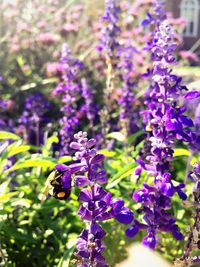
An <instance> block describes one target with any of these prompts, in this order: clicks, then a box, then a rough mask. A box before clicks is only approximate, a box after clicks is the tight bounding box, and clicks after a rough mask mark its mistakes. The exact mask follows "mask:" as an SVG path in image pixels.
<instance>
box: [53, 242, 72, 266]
mask: <svg viewBox="0 0 200 267" xmlns="http://www.w3.org/2000/svg"><path fill="white" fill-rule="evenodd" d="M75 247H76V245H73V246H72V247H70V248H69V249H68V250H67V251H66V252H65V253H64V255H63V257H62V258H61V259H60V261H59V263H58V266H57V267H68V266H69V263H70V258H71V256H72V254H73V252H74V249H75Z"/></svg>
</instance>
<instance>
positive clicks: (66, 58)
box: [53, 44, 83, 155]
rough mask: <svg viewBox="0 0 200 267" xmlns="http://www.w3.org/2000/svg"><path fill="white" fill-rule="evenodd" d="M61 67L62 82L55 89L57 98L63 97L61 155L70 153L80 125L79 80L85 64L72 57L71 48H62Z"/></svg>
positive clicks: (60, 133) (54, 92) (65, 46)
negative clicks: (74, 136) (78, 76)
mask: <svg viewBox="0 0 200 267" xmlns="http://www.w3.org/2000/svg"><path fill="white" fill-rule="evenodd" d="M60 65H61V69H62V73H63V74H62V77H61V81H60V82H59V84H58V85H57V87H56V88H55V89H54V91H53V94H54V95H55V96H58V95H59V96H61V101H62V108H61V112H62V113H63V117H62V118H61V120H60V126H61V130H60V132H59V136H60V154H61V155H66V154H68V153H69V143H70V142H71V141H72V139H73V135H74V132H75V129H76V128H77V126H78V125H79V123H80V120H79V118H78V116H77V114H78V101H79V98H80V97H79V95H80V92H81V85H80V83H79V81H78V80H77V75H78V73H79V71H80V70H81V69H82V68H83V64H82V63H81V62H80V61H78V60H76V59H74V58H73V57H72V54H71V51H70V49H69V47H68V46H67V45H66V44H64V45H63V46H62V51H61V58H60Z"/></svg>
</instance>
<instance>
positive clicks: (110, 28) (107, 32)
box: [98, 0, 121, 142]
mask: <svg viewBox="0 0 200 267" xmlns="http://www.w3.org/2000/svg"><path fill="white" fill-rule="evenodd" d="M104 3H105V13H104V16H103V17H102V20H103V22H104V23H105V26H104V27H103V29H102V31H101V36H100V38H101V40H100V44H99V46H98V49H99V50H100V51H103V52H104V55H105V58H106V65H107V71H106V87H105V89H104V104H105V106H104V108H103V109H102V110H101V112H100V118H101V127H102V135H103V138H105V136H106V135H107V133H108V132H109V130H110V123H109V122H110V120H111V114H112V109H113V98H112V93H113V91H114V89H115V86H114V78H115V69H116V66H117V62H118V49H119V47H120V44H119V41H118V37H119V34H120V32H121V29H120V27H119V25H118V24H119V17H120V7H119V0H105V2H104ZM104 142H105V140H104Z"/></svg>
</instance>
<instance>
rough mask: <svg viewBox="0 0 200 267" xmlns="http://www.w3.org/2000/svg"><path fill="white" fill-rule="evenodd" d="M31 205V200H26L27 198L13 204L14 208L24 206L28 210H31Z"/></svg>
mask: <svg viewBox="0 0 200 267" xmlns="http://www.w3.org/2000/svg"><path fill="white" fill-rule="evenodd" d="M31 204H32V201H31V200H30V199H25V198H22V199H18V200H16V201H13V202H12V206H23V207H26V208H30V206H31Z"/></svg>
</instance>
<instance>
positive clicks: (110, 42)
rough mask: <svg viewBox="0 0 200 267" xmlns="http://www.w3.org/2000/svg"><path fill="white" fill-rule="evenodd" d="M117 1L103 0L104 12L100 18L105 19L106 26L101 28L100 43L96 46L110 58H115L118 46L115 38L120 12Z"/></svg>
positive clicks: (117, 33) (116, 36)
mask: <svg viewBox="0 0 200 267" xmlns="http://www.w3.org/2000/svg"><path fill="white" fill-rule="evenodd" d="M118 3H119V0H105V14H104V16H103V17H102V20H103V21H105V23H106V26H105V27H104V28H103V29H102V32H101V43H100V44H99V46H98V49H99V50H103V51H105V53H106V55H107V57H109V58H111V59H114V58H115V56H116V50H117V49H118V47H119V43H118V40H117V38H118V36H119V33H120V31H121V30H120V27H119V26H118V21H119V14H120V8H119V6H118Z"/></svg>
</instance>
